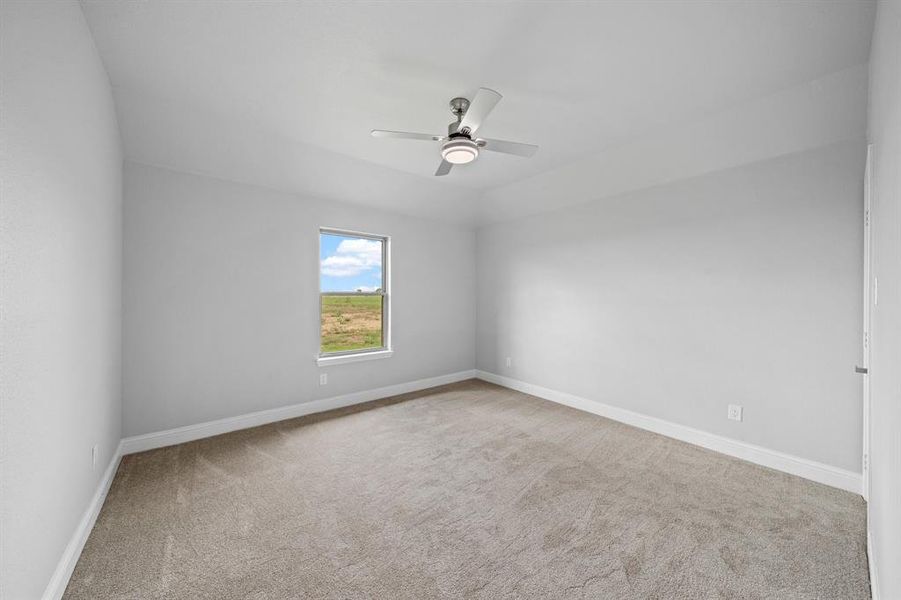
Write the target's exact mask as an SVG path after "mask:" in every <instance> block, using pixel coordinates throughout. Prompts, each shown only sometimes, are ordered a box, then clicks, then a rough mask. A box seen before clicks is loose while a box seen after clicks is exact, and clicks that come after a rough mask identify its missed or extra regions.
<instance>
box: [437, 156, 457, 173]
mask: <svg viewBox="0 0 901 600" xmlns="http://www.w3.org/2000/svg"><path fill="white" fill-rule="evenodd" d="M453 166H454V165H453V164H451V163H449V162H447V161H446V160H442V161H441V164H440V165H438V170H437V171H435V176H436V177H440V176H442V175H447V174H448V173H450V170H451V167H453Z"/></svg>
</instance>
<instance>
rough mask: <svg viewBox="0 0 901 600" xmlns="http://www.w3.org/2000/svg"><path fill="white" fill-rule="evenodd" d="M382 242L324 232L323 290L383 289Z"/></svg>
mask: <svg viewBox="0 0 901 600" xmlns="http://www.w3.org/2000/svg"><path fill="white" fill-rule="evenodd" d="M382 243H383V242H382V240H373V239H368V238H358V237H352V236H346V235H338V234H333V233H322V234H320V236H319V246H320V250H319V265H320V266H319V290H320V291H322V292H375V291H380V290H381V289H382V285H383V282H382Z"/></svg>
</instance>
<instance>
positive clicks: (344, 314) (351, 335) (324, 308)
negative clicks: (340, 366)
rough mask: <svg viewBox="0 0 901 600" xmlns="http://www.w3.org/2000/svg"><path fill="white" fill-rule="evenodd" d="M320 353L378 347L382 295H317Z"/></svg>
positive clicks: (380, 337)
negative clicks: (320, 327) (320, 326)
mask: <svg viewBox="0 0 901 600" xmlns="http://www.w3.org/2000/svg"><path fill="white" fill-rule="evenodd" d="M319 299H320V302H321V312H320V314H321V315H322V316H321V319H322V330H321V336H322V337H321V340H322V347H321V352H343V351H346V350H362V349H368V348H380V347H381V346H382V301H383V297H382V296H332V295H325V294H323V295H321V296H320V297H319Z"/></svg>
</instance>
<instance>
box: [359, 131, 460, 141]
mask: <svg viewBox="0 0 901 600" xmlns="http://www.w3.org/2000/svg"><path fill="white" fill-rule="evenodd" d="M369 135H371V136H372V137H383V138H395V139H400V140H426V141H428V142H438V141H441V140H443V139H444V136H443V135H432V134H431V133H413V132H411V131H386V130H384V129H373V130H372V131H370V132H369Z"/></svg>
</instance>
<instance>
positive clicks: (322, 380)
mask: <svg viewBox="0 0 901 600" xmlns="http://www.w3.org/2000/svg"><path fill="white" fill-rule="evenodd" d="M319 385H328V373H320V374H319Z"/></svg>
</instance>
